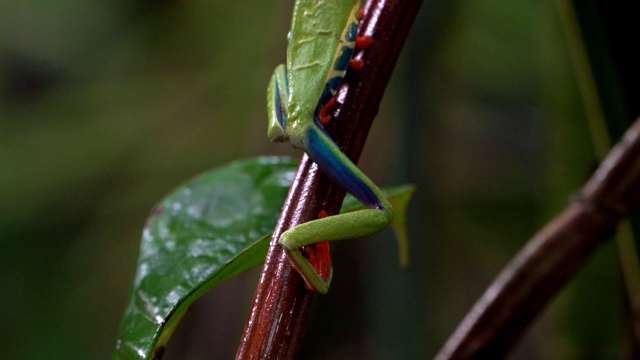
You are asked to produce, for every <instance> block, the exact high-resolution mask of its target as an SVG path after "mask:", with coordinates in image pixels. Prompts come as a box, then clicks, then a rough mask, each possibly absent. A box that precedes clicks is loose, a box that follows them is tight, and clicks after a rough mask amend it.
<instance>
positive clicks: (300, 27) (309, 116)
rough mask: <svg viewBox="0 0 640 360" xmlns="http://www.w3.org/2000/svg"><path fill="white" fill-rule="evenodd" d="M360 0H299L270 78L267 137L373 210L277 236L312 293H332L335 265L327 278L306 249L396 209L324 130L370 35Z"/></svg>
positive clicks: (375, 224) (368, 226)
mask: <svg viewBox="0 0 640 360" xmlns="http://www.w3.org/2000/svg"><path fill="white" fill-rule="evenodd" d="M361 8H362V1H361V0H297V1H296V2H295V6H294V10H293V20H292V23H291V30H290V32H289V36H288V39H289V44H288V48H287V63H286V66H285V65H279V66H278V67H277V68H276V69H275V71H274V74H273V76H272V77H271V81H270V83H269V88H268V94H267V104H268V113H269V128H268V135H269V138H270V139H271V140H272V141H277V142H283V141H289V142H290V143H291V144H292V145H293V146H294V147H295V148H298V149H302V150H303V151H305V152H306V153H307V154H308V155H309V156H310V157H311V159H312V160H313V161H314V162H315V163H317V164H318V166H319V167H320V169H321V170H322V171H323V172H324V173H326V174H327V175H328V176H329V177H330V178H332V179H333V180H334V181H336V182H337V183H339V184H340V185H342V186H344V187H345V188H346V190H347V191H348V192H349V193H350V194H352V195H353V196H354V197H355V198H357V199H358V200H360V201H361V202H362V203H363V204H364V205H365V206H366V207H367V209H364V210H358V211H354V212H350V213H343V214H340V215H334V216H328V217H324V218H320V219H317V220H313V221H310V222H307V223H304V224H301V225H298V226H296V227H294V228H292V229H289V230H287V231H285V232H284V233H283V234H282V235H281V236H280V239H279V243H280V244H281V245H282V246H283V247H284V249H285V252H286V254H287V256H288V257H289V259H290V260H291V263H292V265H293V266H294V268H295V269H296V270H297V271H298V272H299V273H300V275H302V277H303V279H304V281H305V282H306V286H307V288H308V289H310V290H314V291H316V292H319V293H323V294H324V293H326V292H327V290H328V289H329V285H330V283H331V277H332V273H333V272H332V270H330V271H329V273H328V276H326V277H325V278H323V277H322V276H321V275H320V274H319V273H318V271H317V270H316V269H315V268H314V266H313V265H312V264H311V262H310V261H309V260H308V259H307V257H306V256H305V255H304V254H303V252H302V251H301V248H302V247H304V246H306V245H310V244H314V243H318V242H322V241H331V240H343V239H351V238H356V237H361V236H366V235H370V234H373V233H375V232H378V231H380V230H382V229H384V228H385V227H387V225H389V223H390V222H391V220H392V219H393V209H392V207H391V205H390V203H389V201H388V200H387V199H386V198H385V196H384V195H383V194H382V191H381V190H380V189H379V188H378V187H377V186H376V185H375V184H374V183H373V182H372V181H371V180H370V179H369V178H368V177H367V176H366V175H365V174H364V173H363V172H362V171H361V170H360V169H359V168H358V167H357V165H355V164H354V163H353V162H352V161H351V160H350V159H349V158H348V157H347V156H346V155H345V154H344V153H342V151H340V148H339V147H338V146H337V145H336V143H335V142H334V141H333V140H332V139H331V137H330V136H329V135H328V134H327V133H326V132H325V130H324V128H323V124H326V122H327V121H330V119H331V115H329V114H328V111H327V109H328V108H329V107H330V106H331V105H332V103H333V102H334V101H335V95H336V92H337V90H338V88H339V86H340V83H341V82H342V78H343V77H344V75H345V73H346V71H347V68H349V64H351V67H352V68H358V67H361V66H362V63H361V62H358V61H357V60H353V59H352V55H353V51H354V48H355V47H356V46H358V47H366V46H367V43H370V40H371V38H370V37H369V38H359V37H357V29H358V22H359V20H360V17H361V14H360V11H361Z"/></svg>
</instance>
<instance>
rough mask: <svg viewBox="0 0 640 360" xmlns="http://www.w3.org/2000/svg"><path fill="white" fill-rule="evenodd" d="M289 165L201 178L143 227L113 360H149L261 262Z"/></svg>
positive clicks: (268, 162)
mask: <svg viewBox="0 0 640 360" xmlns="http://www.w3.org/2000/svg"><path fill="white" fill-rule="evenodd" d="M296 166H297V164H296V162H294V161H292V160H290V159H288V158H278V157H261V158H256V159H250V160H246V161H238V162H233V163H231V164H229V165H227V166H224V167H221V168H218V169H215V170H212V171H210V172H207V173H204V174H202V175H200V176H198V177H196V178H195V179H193V180H191V181H189V182H188V183H186V184H185V185H182V186H180V187H179V188H178V189H176V190H175V191H174V192H172V193H171V194H169V195H168V196H167V197H165V198H164V199H163V200H162V201H161V202H160V203H159V204H158V205H156V206H155V207H154V209H153V210H152V212H151V215H150V216H149V218H148V220H147V224H146V226H145V229H144V232H143V235H142V242H141V245H140V254H139V257H138V262H137V265H136V274H135V277H134V281H133V287H132V290H131V295H130V299H129V302H128V304H127V307H126V310H125V313H124V317H123V320H122V323H121V325H120V330H119V337H118V343H117V346H116V351H115V352H114V354H113V358H114V359H147V358H154V357H155V356H156V354H161V353H162V352H163V349H164V346H165V345H166V343H167V342H168V340H169V338H170V336H171V334H172V333H173V330H174V329H175V328H176V326H177V324H178V322H179V320H180V318H181V317H182V315H183V314H184V312H185V311H186V310H187V308H188V307H189V305H191V304H192V303H193V302H194V301H195V300H197V299H198V298H199V297H200V296H201V295H202V294H204V293H205V292H206V291H207V290H209V289H211V288H212V287H214V286H215V285H217V284H219V283H220V282H222V281H224V280H226V279H229V278H230V277H233V276H235V275H237V274H239V273H241V272H243V271H246V270H248V269H250V268H252V267H254V266H256V265H258V264H260V263H261V262H263V261H264V254H265V253H266V249H267V246H268V241H269V239H268V236H267V235H268V234H270V233H271V232H272V231H273V228H274V226H275V223H276V221H277V219H278V215H279V213H280V209H281V207H282V203H283V201H284V199H285V197H286V195H287V192H288V190H289V187H290V186H291V182H292V181H293V176H294V172H295V168H296Z"/></svg>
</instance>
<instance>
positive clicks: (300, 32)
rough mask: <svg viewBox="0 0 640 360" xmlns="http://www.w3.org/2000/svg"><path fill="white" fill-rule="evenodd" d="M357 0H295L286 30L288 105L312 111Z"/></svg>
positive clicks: (333, 62)
mask: <svg viewBox="0 0 640 360" xmlns="http://www.w3.org/2000/svg"><path fill="white" fill-rule="evenodd" d="M356 3H358V4H359V0H298V1H296V5H295V7H294V9H293V21H292V23H291V31H290V32H289V46H288V49H287V69H288V74H287V77H288V81H289V89H290V92H289V99H288V100H289V101H288V103H289V106H290V107H291V110H292V111H294V112H296V113H298V114H300V115H302V116H305V115H313V112H314V111H315V109H316V106H317V105H318V100H319V99H320V97H321V96H322V95H323V90H324V89H325V84H326V83H327V81H328V80H329V78H328V77H329V76H330V75H331V73H332V69H333V68H334V65H335V62H336V60H337V59H336V52H337V50H338V47H339V46H341V45H340V41H341V37H342V36H343V34H344V33H345V27H347V26H350V25H351V24H352V23H353V19H351V18H350V17H353V9H354V6H355V5H356Z"/></svg>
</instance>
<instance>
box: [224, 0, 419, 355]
mask: <svg viewBox="0 0 640 360" xmlns="http://www.w3.org/2000/svg"><path fill="white" fill-rule="evenodd" d="M421 3H422V1H421V0H412V1H407V0H371V1H369V2H368V3H367V5H366V7H365V15H364V18H363V20H362V24H361V26H360V28H359V35H367V36H373V38H374V41H373V43H372V45H371V46H370V47H368V48H367V49H365V50H356V54H355V55H354V56H355V57H357V58H360V59H362V60H363V61H364V64H365V66H364V68H362V69H361V70H358V71H349V72H348V74H347V76H346V78H345V80H344V82H343V85H342V87H341V88H340V90H339V97H338V102H339V103H340V106H339V108H338V109H337V110H336V116H335V118H334V121H333V122H332V124H330V126H328V127H327V130H328V131H329V133H330V134H331V135H332V137H333V138H334V139H335V140H336V142H337V143H338V145H340V146H341V148H342V149H343V151H344V152H345V153H346V154H347V155H348V156H349V157H350V158H351V159H353V160H354V161H356V160H357V159H358V157H359V156H360V153H361V151H362V147H363V145H364V142H365V139H366V137H367V134H368V132H369V129H370V127H371V123H372V121H373V118H374V117H375V115H376V114H377V112H378V106H379V104H380V100H381V98H382V95H383V93H384V90H385V88H386V86H387V83H388V81H389V78H390V76H391V73H392V70H393V67H394V66H395V63H396V60H397V58H398V55H399V54H400V50H401V48H402V46H403V44H404V41H405V39H406V37H407V34H408V33H409V29H410V27H411V25H412V23H413V20H414V19H415V15H416V14H417V12H418V9H419V7H420V5H421ZM344 195H345V191H344V190H343V189H342V188H341V187H339V186H336V185H335V184H333V182H331V181H330V180H329V179H328V178H327V177H326V176H325V175H323V174H322V172H321V171H319V170H318V168H317V166H316V165H315V164H314V163H313V162H312V161H310V160H309V158H308V157H307V156H306V155H304V156H303V158H302V161H301V163H300V167H299V168H298V173H297V174H296V178H295V180H294V183H293V186H292V187H291V190H290V192H289V196H288V197H287V200H286V202H285V205H284V208H283V212H282V215H281V217H280V220H279V221H278V225H277V226H276V229H275V231H274V236H273V239H272V241H271V246H270V249H269V253H268V254H267V259H266V262H265V265H264V268H263V269H262V274H261V275H260V282H259V284H258V287H257V289H256V294H255V298H254V302H253V307H252V309H251V313H250V314H249V319H248V321H247V325H246V327H245V332H244V335H243V337H242V341H241V344H240V347H239V349H238V353H237V355H236V358H237V359H293V358H295V356H296V354H297V352H298V350H299V347H300V339H301V337H302V334H303V331H304V326H305V323H306V319H307V315H308V312H309V307H310V304H311V300H312V299H313V293H311V292H309V291H307V290H306V289H305V287H304V284H303V281H302V278H301V277H300V276H299V275H298V273H297V272H295V271H294V270H293V269H292V268H291V265H290V263H289V260H288V259H287V258H286V256H285V254H284V252H283V250H282V248H281V247H280V246H279V245H278V244H277V239H278V238H279V237H280V235H281V234H282V233H283V232H284V231H285V230H287V229H289V228H291V227H294V226H296V225H298V224H301V223H303V222H306V221H309V220H313V219H315V218H317V217H318V215H319V213H320V211H322V210H325V211H327V212H328V213H329V214H335V213H337V212H338V210H339V209H340V204H341V203H342V199H343V197H344ZM329 296H330V295H329Z"/></svg>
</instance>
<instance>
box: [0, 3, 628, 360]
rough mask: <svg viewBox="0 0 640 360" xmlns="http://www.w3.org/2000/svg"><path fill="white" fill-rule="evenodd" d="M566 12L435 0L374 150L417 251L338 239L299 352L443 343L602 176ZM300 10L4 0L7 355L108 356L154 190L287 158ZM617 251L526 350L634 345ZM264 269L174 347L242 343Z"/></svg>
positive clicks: (193, 355) (225, 350)
mask: <svg viewBox="0 0 640 360" xmlns="http://www.w3.org/2000/svg"><path fill="white" fill-rule="evenodd" d="M555 5H556V1H551V0H547V1H533V0H530V1H517V2H513V1H507V0H490V1H484V2H456V1H448V2H445V1H426V2H425V4H424V5H423V8H422V11H421V13H420V14H419V15H418V20H417V23H416V24H415V26H414V29H413V31H412V34H411V37H410V39H409V41H408V42H407V44H406V47H405V49H404V51H403V55H402V58H401V60H400V63H399V64H398V66H397V71H396V73H395V74H394V78H393V79H392V83H391V85H390V88H389V89H388V91H387V94H386V96H385V100H384V102H383V104H382V106H381V109H380V110H381V113H380V116H379V117H378V120H377V121H376V125H375V126H374V129H373V130H372V133H371V136H370V138H369V145H368V147H367V148H366V149H365V153H364V155H363V158H362V160H361V165H362V167H363V168H364V169H365V172H367V173H368V174H371V176H372V178H373V179H374V180H375V181H376V182H377V183H380V184H390V183H394V184H398V183H404V182H407V181H411V182H414V183H416V184H417V185H418V189H419V190H418V192H417V193H416V199H415V200H414V201H413V203H412V205H411V206H412V213H411V217H410V219H409V223H410V224H413V225H411V226H412V227H411V230H410V234H411V237H412V242H413V253H412V265H411V267H410V269H409V270H408V271H400V270H399V269H398V268H397V262H396V256H395V254H396V253H395V251H396V250H395V243H394V242H393V241H392V240H390V238H391V234H390V232H387V233H384V234H382V235H381V236H377V237H374V238H372V239H369V240H361V241H352V242H345V244H340V246H336V247H335V262H334V265H335V267H336V269H335V278H334V284H333V285H332V289H331V292H330V294H329V295H327V296H324V297H318V299H317V300H316V302H315V305H316V306H315V308H314V312H313V314H312V316H311V319H310V321H309V329H308V335H307V336H306V337H305V343H304V345H303V349H302V354H301V356H302V358H311V359H314V358H332V359H347V358H355V357H358V358H367V359H390V358H401V359H421V358H424V357H425V356H433V354H435V353H436V352H437V350H438V348H439V347H440V346H441V345H442V344H443V343H444V341H445V340H446V338H447V337H448V335H449V334H450V333H451V331H452V330H453V329H454V327H455V326H456V324H457V322H458V321H459V320H461V319H462V317H463V316H464V313H465V312H466V311H467V310H468V308H469V307H470V306H471V305H472V304H473V302H474V301H475V300H476V298H477V297H478V296H479V295H480V294H481V293H482V291H483V289H484V288H485V287H486V286H487V285H488V284H489V282H490V281H491V279H492V278H493V277H494V276H495V275H496V274H497V272H498V271H499V269H500V268H501V267H502V266H504V264H505V263H506V262H507V261H508V259H509V258H510V257H511V256H512V255H513V254H514V253H515V251H517V249H519V248H520V247H521V246H522V244H523V243H524V242H525V241H526V240H527V239H528V238H529V237H530V236H531V235H532V234H533V233H534V232H535V231H536V229H538V228H539V227H540V226H541V225H542V224H543V223H544V222H545V221H547V220H548V219H549V218H550V217H551V216H552V215H553V214H554V213H555V212H557V211H559V209H561V208H562V207H563V206H564V204H565V202H566V199H567V198H568V196H569V195H570V193H571V192H572V191H573V190H574V189H576V188H577V187H579V186H580V185H581V184H582V182H583V181H584V179H585V178H586V177H587V176H588V174H589V171H590V168H591V165H592V164H593V159H594V156H593V150H592V146H591V143H590V140H589V137H588V132H587V127H586V123H585V121H584V116H585V114H584V113H583V111H582V110H581V109H582V104H581V103H580V100H579V96H578V91H577V88H576V79H575V77H574V75H573V72H572V70H571V65H570V63H569V54H568V50H567V45H566V39H565V37H564V35H563V32H562V28H561V25H560V24H561V21H560V19H559V15H558V13H557V9H556V8H555ZM291 7H292V1H290V0H287V1H284V0H278V1H264V0H260V1H258V0H251V1H245V2H241V1H226V0H216V1H205V0H194V1H189V2H179V1H170V0H165V1H158V2H152V1H122V0H119V1H104V0H95V1H85V0H62V1H57V2H46V1H38V0H20V1H18V0H8V1H4V2H3V3H2V4H1V5H0V164H1V165H2V167H3V170H0V264H1V265H0V284H1V286H2V288H3V289H2V292H1V293H0V322H1V323H2V324H3V327H2V330H1V333H0V338H1V339H2V346H1V347H0V351H2V352H1V353H0V354H1V355H0V357H2V358H6V359H38V358H49V359H100V358H106V357H108V356H109V354H110V353H111V350H112V347H113V346H114V344H115V339H116V331H117V326H118V322H119V319H120V316H121V314H122V310H123V308H124V304H125V301H126V297H127V291H128V289H129V285H130V281H131V279H132V277H133V273H132V271H133V266H134V261H135V260H134V259H135V255H136V251H137V249H138V241H139V238H140V232H141V229H142V226H143V224H144V220H145V218H146V216H147V213H148V211H149V210H150V209H151V207H152V206H153V204H155V203H156V202H157V201H158V200H159V199H160V198H162V197H163V196H164V195H165V194H166V193H167V192H168V191H169V190H171V189H173V188H174V187H175V186H176V185H177V184H179V183H181V182H182V181H184V180H185V179H188V178H190V177H191V176H194V175H195V174H198V173H200V172H202V171H203V170H206V169H209V168H212V167H214V166H218V165H220V164H223V163H226V162H228V161H230V160H232V159H237V158H243V157H246V156H253V155H258V154H273V153H282V152H289V150H288V148H286V147H282V146H277V145H272V144H269V143H268V142H267V139H266V136H265V130H266V116H265V103H264V98H265V90H266V84H267V80H268V78H269V76H270V74H271V71H272V69H273V68H274V67H275V65H276V64H278V63H280V62H282V61H284V56H285V46H286V32H287V29H288V26H289V19H290V11H291V10H290V9H291ZM390 254H394V255H391V256H390ZM614 255H615V254H613V251H612V249H611V248H607V249H604V251H602V252H600V253H599V254H598V257H597V259H595V260H594V261H592V262H591V263H590V264H589V268H588V269H587V270H586V271H584V272H582V273H581V274H580V277H586V278H584V281H583V283H586V284H589V285H587V286H586V287H583V289H586V290H579V288H577V287H576V285H575V284H572V286H570V287H569V288H568V289H567V291H566V292H565V293H564V294H563V295H562V296H561V297H560V298H559V299H558V300H557V301H555V302H554V303H553V304H552V306H551V307H550V308H549V309H548V311H546V313H545V315H544V316H542V317H541V319H540V321H539V322H537V323H536V325H535V327H534V328H533V329H532V331H531V332H530V334H529V335H528V336H527V337H526V339H524V342H523V344H522V345H521V346H520V347H519V348H518V350H517V352H516V354H515V357H517V358H519V359H526V358H531V359H537V358H545V359H554V358H556V359H570V358H585V357H582V356H583V355H584V354H592V355H593V356H594V357H593V358H598V357H599V356H601V355H602V356H615V354H619V353H620V352H621V346H620V344H619V343H620V341H621V337H620V336H619V334H618V333H616V330H615V329H618V331H620V329H621V327H622V325H621V323H620V320H619V317H618V316H619V314H618V313H617V312H616V310H615V308H616V307H617V306H618V305H619V304H620V303H621V299H620V296H619V294H618V293H617V291H618V292H619V288H618V283H619V279H618V277H619V275H618V274H617V268H616V266H617V264H616V263H615V258H614ZM592 276H595V277H596V280H593V279H594V278H592ZM256 281H257V275H256V274H255V273H251V274H249V275H248V276H246V277H242V278H240V279H237V280H235V281H232V282H230V283H227V284H224V285H223V286H222V287H221V288H220V289H218V290H216V291H215V292H213V293H211V294H209V295H207V296H206V297H205V298H204V299H203V300H202V301H201V302H199V303H198V304H196V306H195V307H194V309H193V310H192V311H191V312H190V313H189V314H187V316H186V318H185V319H186V321H185V324H184V325H183V326H181V327H180V328H179V329H178V333H177V334H176V336H177V338H176V339H175V341H174V340H172V341H173V343H170V344H169V349H168V350H169V353H168V354H167V358H169V359H171V358H180V359H184V358H186V359H204V358H208V359H210V358H216V359H217V358H221V359H223V358H230V357H231V356H233V354H234V352H235V348H236V346H237V344H238V342H239V339H240V334H241V331H242V327H243V322H244V320H245V319H246V317H247V312H248V309H249V303H250V301H251V296H252V294H253V289H254V288H255V283H256ZM579 281H580V279H579ZM585 298H588V300H589V301H584V299H585ZM576 304H581V306H580V307H576ZM572 312H573V313H577V312H578V315H577V316H573V315H572ZM571 319H573V320H571ZM576 319H578V320H584V322H580V321H578V320H576ZM179 334H180V335H179ZM585 349H586V350H585ZM603 354H604V355H603ZM600 358H602V357H600Z"/></svg>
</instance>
